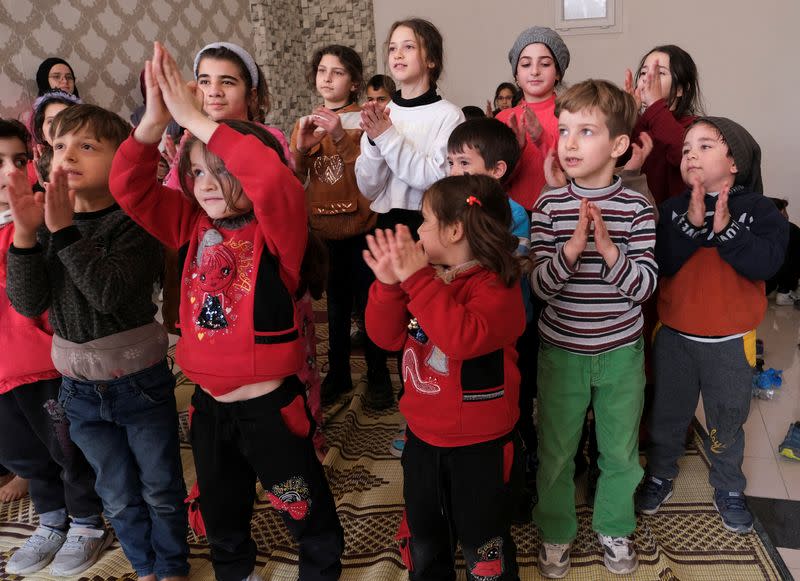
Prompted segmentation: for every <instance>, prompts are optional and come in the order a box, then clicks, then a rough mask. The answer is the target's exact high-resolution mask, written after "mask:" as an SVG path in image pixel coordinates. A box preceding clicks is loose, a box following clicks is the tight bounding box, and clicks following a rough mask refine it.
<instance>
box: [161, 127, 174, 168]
mask: <svg viewBox="0 0 800 581" xmlns="http://www.w3.org/2000/svg"><path fill="white" fill-rule="evenodd" d="M162 155H163V156H164V159H166V160H167V163H168V164H169V165H170V167H172V164H173V163H175V162H176V161H177V159H176V158H177V156H178V147H177V146H176V145H175V140H174V139H172V135H170V134H169V133H167V134H165V135H164V153H163V154H162Z"/></svg>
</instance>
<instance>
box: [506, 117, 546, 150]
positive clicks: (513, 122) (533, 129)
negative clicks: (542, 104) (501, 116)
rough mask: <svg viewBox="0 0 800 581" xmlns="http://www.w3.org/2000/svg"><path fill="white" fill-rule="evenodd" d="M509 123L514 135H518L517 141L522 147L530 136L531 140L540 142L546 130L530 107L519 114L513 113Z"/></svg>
mask: <svg viewBox="0 0 800 581" xmlns="http://www.w3.org/2000/svg"><path fill="white" fill-rule="evenodd" d="M508 125H509V127H511V130H512V131H513V132H514V135H516V136H517V143H518V144H519V146H520V149H521V148H523V147H525V145H526V144H527V142H528V138H530V140H531V142H533V143H538V141H539V139H540V138H541V136H542V132H543V131H544V128H543V127H542V124H541V123H539V118H538V117H536V114H535V113H534V112H533V111H531V110H530V109H528V108H525V110H524V111H523V112H522V113H521V114H519V116H518V115H517V113H514V114H512V115H511V117H510V118H509V121H508Z"/></svg>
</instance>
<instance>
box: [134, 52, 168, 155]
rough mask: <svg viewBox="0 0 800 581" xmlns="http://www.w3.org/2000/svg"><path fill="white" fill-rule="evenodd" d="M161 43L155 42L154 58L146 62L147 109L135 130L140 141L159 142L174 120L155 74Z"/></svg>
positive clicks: (135, 135) (135, 134)
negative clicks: (154, 65) (155, 63)
mask: <svg viewBox="0 0 800 581" xmlns="http://www.w3.org/2000/svg"><path fill="white" fill-rule="evenodd" d="M158 48H159V44H158V43H155V44H154V48H153V60H152V61H146V62H145V63H144V88H145V109H144V115H143V116H142V120H141V121H140V122H139V125H137V127H136V129H135V130H134V132H133V136H134V138H136V140H137V141H139V142H140V143H158V142H159V141H161V136H162V135H163V134H164V130H165V129H166V128H167V125H169V122H170V121H171V120H172V115H170V112H169V111H168V110H167V106H166V104H165V103H164V98H163V97H162V95H161V89H160V87H159V86H158V81H157V80H156V78H155V75H154V74H153V63H154V62H155V61H156V58H160V55H159V53H158Z"/></svg>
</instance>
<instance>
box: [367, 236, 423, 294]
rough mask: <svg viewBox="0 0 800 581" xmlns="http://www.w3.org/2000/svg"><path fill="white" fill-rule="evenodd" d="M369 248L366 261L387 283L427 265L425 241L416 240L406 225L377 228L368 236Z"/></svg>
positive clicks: (399, 279) (405, 276)
mask: <svg viewBox="0 0 800 581" xmlns="http://www.w3.org/2000/svg"><path fill="white" fill-rule="evenodd" d="M367 247H368V250H364V261H365V262H366V263H367V266H369V267H370V268H371V269H372V272H374V273H375V278H377V279H378V280H379V281H381V282H382V283H384V284H397V283H400V282H403V281H405V280H406V279H407V278H408V277H410V276H411V275H412V274H414V273H415V272H417V271H418V270H420V269H421V268H424V267H425V266H427V265H428V256H427V255H426V254H425V250H424V248H423V247H422V242H415V241H414V239H413V238H412V237H411V231H410V230H409V229H408V226H405V225H403V224H398V225H397V226H396V227H395V231H394V232H392V230H391V229H388V228H387V229H385V230H381V229H380V228H378V229H376V230H375V234H374V235H367Z"/></svg>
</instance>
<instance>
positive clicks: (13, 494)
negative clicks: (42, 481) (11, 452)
mask: <svg viewBox="0 0 800 581" xmlns="http://www.w3.org/2000/svg"><path fill="white" fill-rule="evenodd" d="M26 494H28V481H27V480H25V479H24V478H21V477H19V476H14V478H13V479H12V480H11V481H10V482H8V483H7V484H6V485H5V486H3V487H2V488H0V502H11V501H12V500H19V499H20V498H23V497H24V496H25V495H26Z"/></svg>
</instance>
